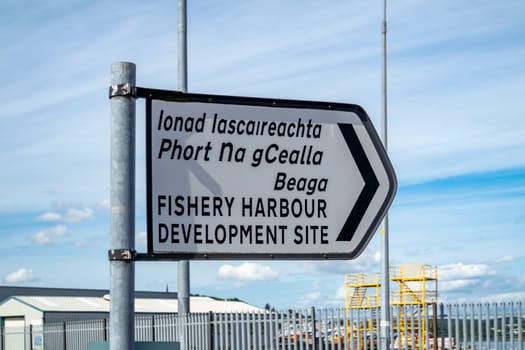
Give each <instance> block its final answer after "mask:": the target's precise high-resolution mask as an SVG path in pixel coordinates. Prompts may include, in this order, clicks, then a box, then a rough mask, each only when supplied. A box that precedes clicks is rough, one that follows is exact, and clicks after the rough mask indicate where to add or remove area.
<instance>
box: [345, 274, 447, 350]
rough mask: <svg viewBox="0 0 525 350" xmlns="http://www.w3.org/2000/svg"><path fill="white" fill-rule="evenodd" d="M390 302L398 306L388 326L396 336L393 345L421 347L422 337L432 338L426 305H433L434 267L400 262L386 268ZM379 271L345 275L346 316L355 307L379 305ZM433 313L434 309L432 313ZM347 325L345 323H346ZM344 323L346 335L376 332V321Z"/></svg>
mask: <svg viewBox="0 0 525 350" xmlns="http://www.w3.org/2000/svg"><path fill="white" fill-rule="evenodd" d="M390 281H392V282H394V283H391V286H390V304H391V306H396V307H398V308H397V310H398V313H397V315H396V317H395V319H394V322H393V324H392V330H393V332H395V333H396V334H397V335H398V336H397V338H396V342H397V345H396V344H393V348H394V349H395V348H403V347H405V348H409V349H423V347H424V346H423V345H424V341H425V339H430V338H432V334H431V331H432V330H433V329H434V328H433V326H432V325H434V324H435V320H429V317H428V316H429V315H427V308H428V306H429V305H433V307H434V309H435V307H436V305H437V281H438V269H437V267H434V266H429V265H400V266H392V267H391V268H390ZM380 287H381V284H380V283H379V275H378V274H375V275H366V274H347V275H345V309H346V314H347V316H348V318H350V317H349V316H350V313H351V312H354V311H356V310H364V309H376V310H377V308H378V307H379V306H380ZM433 316H434V317H435V316H436V313H435V312H434V313H433ZM347 326H348V325H347ZM355 328H356V327H352V330H350V328H349V327H347V335H350V334H351V333H352V334H354V336H355V333H356V332H357V333H358V334H361V335H366V334H368V335H369V334H377V325H376V322H374V321H372V322H366V323H362V324H361V325H360V326H359V329H357V331H356V329H355Z"/></svg>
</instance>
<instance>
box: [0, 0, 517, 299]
mask: <svg viewBox="0 0 525 350" xmlns="http://www.w3.org/2000/svg"><path fill="white" fill-rule="evenodd" d="M327 4H328V3H327V2H321V1H299V0H291V1H286V2H283V1H273V0H271V1H264V2H262V1H220V2H219V1H204V0H202V1H192V0H188V50H189V52H188V54H189V57H188V61H189V67H188V70H189V75H188V80H189V82H188V88H189V91H191V92H198V93H213V94H226V95H245V96H260V97H278V98H291V99H307V100H320V101H336V102H345V103H356V104H360V105H362V106H363V107H364V108H365V110H366V111H367V112H368V114H369V115H370V116H371V118H372V120H373V121H374V123H375V125H376V128H379V127H380V122H379V121H380V105H381V104H380V103H381V100H380V98H381V95H380V82H381V32H380V29H381V19H382V17H381V16H382V1H379V0H378V1H338V0H335V1H331V2H329V4H330V5H329V6H327ZM523 14H525V3H524V2H523V1H521V0H508V1H476V2H475V3H473V2H472V1H467V0H444V1H439V2H417V1H409V0H400V1H390V2H389V8H388V17H389V19H388V50H389V55H388V72H389V73H388V86H389V88H388V92H389V100H388V115H389V130H388V131H389V153H390V157H391V160H392V162H393V164H394V168H395V170H396V174H397V177H398V181H399V189H398V193H397V196H396V198H395V200H394V203H393V205H392V208H391V211H390V260H391V264H393V265H398V264H412V263H414V264H429V265H433V266H437V267H438V268H439V286H438V289H439V297H440V300H442V301H480V300H524V299H525V292H524V290H525V272H524V271H525V249H524V248H525V238H524V237H525V115H524V109H523V106H522V104H523V96H524V91H525V69H524V66H523V62H524V61H525V41H524V39H523V38H524V37H525V26H524V25H523V24H524V20H523ZM176 20H177V1H176V0H171V1H155V2H144V1H113V2H103V1H80V0H67V1H66V0H53V1H45V2H42V1H31V0H28V1H18V0H16V1H15V0H5V1H2V3H1V4H0V29H1V30H0V43H1V47H2V50H0V62H1V63H2V64H1V65H0V76H1V77H2V80H1V82H0V149H1V152H0V162H1V164H3V166H2V171H1V172H0V180H1V183H2V186H0V237H1V242H2V244H1V245H0V284H2V285H25V286H45V287H49V286H56V287H77V288H108V287H109V272H108V270H109V268H108V267H109V263H108V261H107V249H108V245H109V211H108V207H109V100H108V98H107V89H108V85H109V79H110V66H111V63H112V62H115V61H131V62H134V63H136V65H137V84H138V85H139V86H143V87H152V88H163V89H176V87H177V42H176V40H177V32H176V31H177V23H176ZM143 117H144V103H143V101H138V103H137V173H136V177H137V195H136V198H137V203H136V207H137V211H136V215H137V217H136V236H137V249H139V250H143V251H144V250H145V230H146V223H145V220H146V213H145V164H144V163H145V161H144V151H145V149H144V148H145V146H144V136H143V135H144V118H143ZM379 258H380V238H379V234H376V235H375V237H374V238H373V239H372V241H371V242H370V244H369V246H368V247H367V249H366V250H365V251H364V253H363V254H362V255H361V256H360V257H359V258H358V259H356V260H352V261H327V262H320V261H296V262H291V261H286V262H283V261H272V262H269V261H218V262H210V261H196V262H192V263H191V292H192V293H199V294H206V295H214V296H220V297H238V298H241V299H243V300H245V301H247V302H249V303H252V304H255V305H259V306H264V304H266V303H270V304H271V305H274V306H276V307H279V308H287V307H294V306H298V307H303V306H304V307H306V306H312V305H317V306H344V297H343V291H344V290H343V284H344V274H345V273H357V272H364V273H375V272H378V271H379V270H380V265H379ZM166 285H168V287H169V289H170V290H176V289H177V266H176V263H172V262H162V263H151V262H140V263H137V265H136V288H137V289H138V290H165V288H166Z"/></svg>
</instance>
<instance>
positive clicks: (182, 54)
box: [177, 0, 190, 315]
mask: <svg viewBox="0 0 525 350" xmlns="http://www.w3.org/2000/svg"><path fill="white" fill-rule="evenodd" d="M186 30H187V26H186V0H179V23H178V33H179V50H178V51H179V52H178V53H179V59H178V61H179V62H178V63H179V79H178V88H179V90H180V91H182V92H187V91H188V63H187V57H188V53H187V52H188V47H187V44H186ZM177 291H178V294H177V300H178V306H179V311H178V312H179V315H185V314H188V313H189V312H190V262H189V261H188V260H181V261H179V263H178V278H177Z"/></svg>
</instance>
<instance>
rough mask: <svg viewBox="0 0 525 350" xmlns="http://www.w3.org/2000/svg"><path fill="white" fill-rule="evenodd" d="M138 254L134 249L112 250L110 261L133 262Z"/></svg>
mask: <svg viewBox="0 0 525 350" xmlns="http://www.w3.org/2000/svg"><path fill="white" fill-rule="evenodd" d="M136 254H137V252H136V251H135V250H133V249H110V250H108V259H109V261H133V260H135V255H136Z"/></svg>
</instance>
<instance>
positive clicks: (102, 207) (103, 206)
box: [97, 198, 110, 210]
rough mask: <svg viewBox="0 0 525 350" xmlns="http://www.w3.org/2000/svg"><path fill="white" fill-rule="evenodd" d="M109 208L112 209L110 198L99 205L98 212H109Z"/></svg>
mask: <svg viewBox="0 0 525 350" xmlns="http://www.w3.org/2000/svg"><path fill="white" fill-rule="evenodd" d="M109 207H110V203H109V198H105V199H103V200H101V201H100V202H98V203H97V209H98V210H109Z"/></svg>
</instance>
